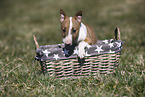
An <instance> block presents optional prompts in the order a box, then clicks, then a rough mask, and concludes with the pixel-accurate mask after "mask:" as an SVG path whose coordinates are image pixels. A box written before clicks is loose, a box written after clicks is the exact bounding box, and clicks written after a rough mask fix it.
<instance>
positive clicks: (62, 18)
mask: <svg viewBox="0 0 145 97" xmlns="http://www.w3.org/2000/svg"><path fill="white" fill-rule="evenodd" d="M65 18H66V15H65V12H64V11H63V10H62V9H60V22H63V21H64V20H65Z"/></svg>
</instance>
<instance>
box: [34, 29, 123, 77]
mask: <svg viewBox="0 0 145 97" xmlns="http://www.w3.org/2000/svg"><path fill="white" fill-rule="evenodd" d="M114 32H115V33H114V39H108V40H99V41H98V43H97V45H91V46H89V47H86V57H85V59H83V60H80V59H78V57H77V54H75V51H74V50H76V47H74V48H73V52H71V56H70V55H69V53H70V52H69V51H68V50H69V49H70V48H66V49H64V48H65V46H64V44H57V45H45V46H40V47H39V45H38V42H37V41H36V38H35V35H34V41H35V44H36V48H37V49H36V56H35V59H37V60H38V61H39V62H40V65H41V68H42V72H43V73H46V72H47V73H48V74H49V75H50V76H54V77H57V78H64V77H65V78H69V77H70V78H78V77H81V76H96V75H97V74H109V73H113V72H115V69H116V68H117V66H118V62H119V58H120V55H121V50H122V44H123V43H124V42H123V41H121V37H120V31H119V28H117V27H116V29H115V31H114ZM100 48H101V49H100ZM67 55H68V56H67ZM82 63H83V65H82Z"/></svg>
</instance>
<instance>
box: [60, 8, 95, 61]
mask: <svg viewBox="0 0 145 97" xmlns="http://www.w3.org/2000/svg"><path fill="white" fill-rule="evenodd" d="M60 15H61V18H60V22H61V35H62V39H63V42H64V43H65V45H67V46H71V45H77V46H78V56H79V58H80V59H82V58H84V57H85V47H86V46H88V45H92V44H95V43H97V37H96V35H95V32H94V31H93V30H92V29H91V28H90V27H89V26H88V25H85V24H84V23H82V11H79V12H77V13H76V15H75V16H74V17H67V16H66V14H65V12H64V11H63V10H62V9H60Z"/></svg>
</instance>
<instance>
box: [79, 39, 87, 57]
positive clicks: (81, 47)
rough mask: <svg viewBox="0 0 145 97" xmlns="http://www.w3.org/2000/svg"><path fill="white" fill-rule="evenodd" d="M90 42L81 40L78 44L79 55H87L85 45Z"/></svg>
mask: <svg viewBox="0 0 145 97" xmlns="http://www.w3.org/2000/svg"><path fill="white" fill-rule="evenodd" d="M88 45H89V44H88V43H87V42H85V41H81V42H80V43H79V45H78V56H79V57H80V58H81V59H82V58H84V56H85V55H86V53H85V47H86V46H88Z"/></svg>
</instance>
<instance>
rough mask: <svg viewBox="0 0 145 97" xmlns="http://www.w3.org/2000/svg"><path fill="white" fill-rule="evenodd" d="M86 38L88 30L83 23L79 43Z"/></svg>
mask: <svg viewBox="0 0 145 97" xmlns="http://www.w3.org/2000/svg"><path fill="white" fill-rule="evenodd" d="M86 37H87V28H86V26H85V25H84V24H83V23H81V26H80V30H79V37H78V42H80V41H83V40H85V39H86Z"/></svg>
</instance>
